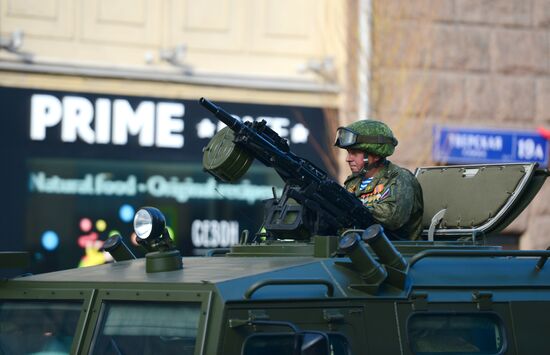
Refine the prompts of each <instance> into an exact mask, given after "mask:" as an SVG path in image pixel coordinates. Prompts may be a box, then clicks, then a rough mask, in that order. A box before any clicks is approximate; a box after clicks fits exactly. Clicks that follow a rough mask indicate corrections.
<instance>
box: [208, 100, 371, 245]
mask: <svg viewBox="0 0 550 355" xmlns="http://www.w3.org/2000/svg"><path fill="white" fill-rule="evenodd" d="M199 103H200V104H201V105H202V106H204V107H205V108H206V109H207V110H209V111H210V112H212V113H213V114H214V115H215V116H216V117H217V118H218V119H219V120H220V121H222V122H223V123H225V124H226V125H227V127H224V128H223V129H222V130H220V131H219V132H218V133H217V134H216V135H215V136H214V137H213V138H212V140H211V141H210V142H209V143H208V145H207V146H206V147H205V149H204V157H203V166H204V168H205V170H206V171H208V172H209V173H210V174H212V175H214V176H215V177H216V178H218V179H220V180H222V181H226V182H234V181H236V180H238V179H239V178H240V177H241V176H242V175H244V173H246V171H247V170H248V168H249V167H250V164H251V163H252V161H253V160H254V158H256V159H258V160H259V161H260V162H262V163H263V164H264V165H266V166H268V167H272V168H274V169H275V171H276V172H277V173H278V174H279V176H280V177H281V178H282V179H283V181H284V182H285V187H284V189H283V194H282V196H281V197H280V198H277V197H276V196H274V198H272V199H269V200H267V201H266V205H265V208H266V213H265V217H264V228H265V229H266V232H267V235H268V237H274V238H290V239H309V238H310V237H311V236H312V235H335V234H336V233H337V232H338V230H339V229H342V228H362V229H364V228H367V227H368V226H370V225H371V224H374V223H376V222H375V221H374V220H373V218H372V215H371V213H370V212H369V210H368V209H367V208H366V207H365V206H363V204H362V203H361V201H359V199H358V198H357V197H355V196H354V195H353V194H351V193H350V192H348V191H347V190H346V189H345V188H344V187H342V186H341V185H340V184H338V183H337V182H335V181H334V180H332V179H331V178H330V177H329V176H328V174H327V173H326V172H325V171H323V170H322V169H320V168H319V167H317V166H315V165H314V164H313V163H311V162H310V161H308V160H306V159H304V158H301V157H299V156H297V155H295V154H294V153H292V152H291V151H290V148H289V145H288V143H287V141H286V140H285V139H284V138H281V137H280V136H279V135H278V134H277V133H276V132H275V131H273V130H272V129H271V128H269V127H268V126H267V125H266V122H265V121H263V120H262V121H260V122H241V121H240V120H238V119H236V118H235V117H233V116H231V115H230V114H229V113H228V112H227V111H225V110H224V109H222V108H221V107H219V106H217V105H215V104H214V103H212V102H211V101H209V100H207V99H205V98H201V99H200V100H199ZM274 195H275V194H274Z"/></svg>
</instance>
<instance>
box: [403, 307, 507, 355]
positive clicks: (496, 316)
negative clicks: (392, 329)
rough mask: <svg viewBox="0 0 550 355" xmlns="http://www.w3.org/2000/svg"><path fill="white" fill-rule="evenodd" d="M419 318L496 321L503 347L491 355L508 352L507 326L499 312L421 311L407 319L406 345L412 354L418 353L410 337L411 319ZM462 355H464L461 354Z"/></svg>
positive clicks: (500, 354)
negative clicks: (459, 317)
mask: <svg viewBox="0 0 550 355" xmlns="http://www.w3.org/2000/svg"><path fill="white" fill-rule="evenodd" d="M418 316H421V317H422V316H423V317H426V316H471V317H478V318H479V317H484V318H493V319H494V320H496V322H495V323H496V324H497V326H498V328H499V330H500V334H501V335H502V346H501V348H500V351H499V352H496V353H492V354H490V355H502V354H505V353H506V351H507V350H508V335H507V333H506V327H505V324H504V321H503V319H502V317H501V316H500V315H499V314H498V313H497V312H492V311H490V312H486V311H483V312H471V311H464V312H460V311H435V312H434V311H419V312H413V313H411V314H409V315H408V317H407V320H406V322H405V332H406V343H407V347H408V350H409V351H410V352H411V353H412V354H417V353H416V352H414V351H413V348H412V341H411V337H410V322H411V319H412V318H414V317H418ZM427 354H430V353H427ZM432 354H436V353H435V352H434V353H432ZM444 354H449V355H452V354H458V353H457V352H448V353H444ZM460 354H463V353H460ZM472 354H476V353H472ZM479 354H481V355H483V354H484V353H479Z"/></svg>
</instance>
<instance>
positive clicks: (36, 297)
mask: <svg viewBox="0 0 550 355" xmlns="http://www.w3.org/2000/svg"><path fill="white" fill-rule="evenodd" d="M94 293H95V292H94V290H90V289H87V290H84V289H83V290H75V289H62V288H57V287H48V288H34V287H18V288H17V289H2V292H0V294H1V300H0V302H6V301H7V302H17V301H22V302H29V301H35V302H47V301H55V302H63V301H66V302H75V301H80V302H81V312H80V316H79V318H78V322H77V326H76V329H75V332H74V336H73V342H72V344H71V354H77V353H79V351H80V350H81V349H82V347H81V345H82V340H83V338H84V337H85V331H86V328H87V327H86V325H87V324H88V321H89V318H90V315H91V313H92V312H90V308H91V305H92V302H93V299H94Z"/></svg>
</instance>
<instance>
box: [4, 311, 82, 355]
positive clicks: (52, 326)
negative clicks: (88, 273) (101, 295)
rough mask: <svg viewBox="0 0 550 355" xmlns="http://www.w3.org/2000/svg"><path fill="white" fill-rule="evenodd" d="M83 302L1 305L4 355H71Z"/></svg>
mask: <svg viewBox="0 0 550 355" xmlns="http://www.w3.org/2000/svg"><path fill="white" fill-rule="evenodd" d="M81 308H82V303H81V302H65V301H63V302H57V301H47V302H46V301H9V302H0V354H33V355H38V354H41V355H46V354H48V355H61V354H67V355H68V354H69V353H70V352H71V344H72V342H73V337H74V333H75V331H76V327H77V324H78V319H79V317H80V313H81Z"/></svg>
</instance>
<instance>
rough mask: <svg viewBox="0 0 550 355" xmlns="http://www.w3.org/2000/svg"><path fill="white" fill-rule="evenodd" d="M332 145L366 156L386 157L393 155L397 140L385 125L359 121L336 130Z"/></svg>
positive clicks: (370, 121) (378, 122)
mask: <svg viewBox="0 0 550 355" xmlns="http://www.w3.org/2000/svg"><path fill="white" fill-rule="evenodd" d="M334 145H335V146H337V147H339V148H343V149H358V150H362V151H364V152H366V153H368V154H373V155H378V156H380V157H387V156H390V155H392V154H393V151H394V150H395V146H396V145H397V139H395V137H394V136H393V132H392V131H391V129H390V128H389V127H388V126H387V125H386V124H385V123H383V122H380V121H374V120H360V121H356V122H353V123H352V124H350V125H348V126H346V127H340V128H338V130H337V131H336V142H335V143H334Z"/></svg>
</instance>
